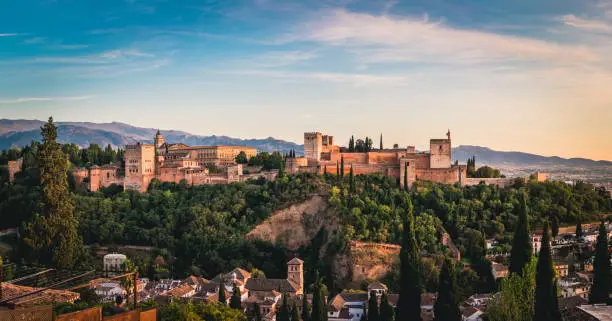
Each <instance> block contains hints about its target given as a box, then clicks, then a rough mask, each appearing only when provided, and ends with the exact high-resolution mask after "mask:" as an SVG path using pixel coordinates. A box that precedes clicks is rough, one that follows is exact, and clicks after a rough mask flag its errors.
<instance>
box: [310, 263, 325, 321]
mask: <svg viewBox="0 0 612 321" xmlns="http://www.w3.org/2000/svg"><path fill="white" fill-rule="evenodd" d="M310 321H327V304H326V303H325V294H324V293H323V280H322V279H321V277H320V276H319V272H318V271H317V274H316V277H315V283H314V287H313V292H312V312H311V314H310Z"/></svg>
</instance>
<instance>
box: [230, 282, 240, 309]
mask: <svg viewBox="0 0 612 321" xmlns="http://www.w3.org/2000/svg"><path fill="white" fill-rule="evenodd" d="M232 291H233V293H232V297H231V298H230V308H232V309H236V310H242V300H241V299H240V289H238V287H237V286H235V285H234V289H233V290H232Z"/></svg>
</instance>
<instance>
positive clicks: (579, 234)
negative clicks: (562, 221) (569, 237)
mask: <svg viewBox="0 0 612 321" xmlns="http://www.w3.org/2000/svg"><path fill="white" fill-rule="evenodd" d="M582 236H583V235H582V223H581V222H580V219H578V222H577V223H576V239H577V240H579V241H580V240H582Z"/></svg>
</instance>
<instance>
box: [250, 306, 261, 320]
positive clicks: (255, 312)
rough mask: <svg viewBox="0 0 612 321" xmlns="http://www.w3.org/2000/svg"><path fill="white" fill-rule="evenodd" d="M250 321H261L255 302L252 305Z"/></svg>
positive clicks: (259, 311)
mask: <svg viewBox="0 0 612 321" xmlns="http://www.w3.org/2000/svg"><path fill="white" fill-rule="evenodd" d="M251 320H253V321H261V310H260V309H259V304H257V302H255V304H253V318H252V319H251Z"/></svg>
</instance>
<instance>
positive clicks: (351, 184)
mask: <svg viewBox="0 0 612 321" xmlns="http://www.w3.org/2000/svg"><path fill="white" fill-rule="evenodd" d="M349 191H350V192H351V193H355V192H357V186H356V184H355V174H354V173H353V165H351V169H350V171H349Z"/></svg>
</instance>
